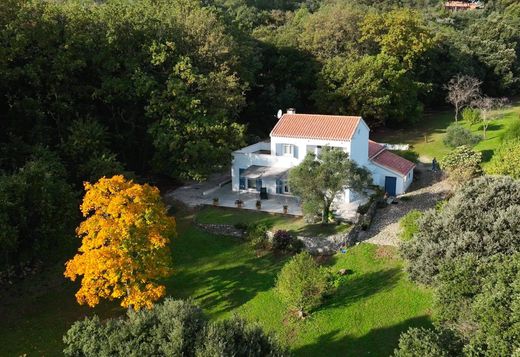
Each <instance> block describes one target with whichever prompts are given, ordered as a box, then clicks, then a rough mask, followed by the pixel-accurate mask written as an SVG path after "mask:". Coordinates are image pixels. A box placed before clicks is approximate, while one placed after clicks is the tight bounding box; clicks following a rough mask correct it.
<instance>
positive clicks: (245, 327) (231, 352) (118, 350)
mask: <svg viewBox="0 0 520 357" xmlns="http://www.w3.org/2000/svg"><path fill="white" fill-rule="evenodd" d="M63 341H64V343H65V345H66V347H65V349H64V351H63V352H64V354H65V355H66V356H187V357H191V356H193V357H194V356H283V355H286V354H287V352H286V351H285V349H283V348H282V347H280V345H279V344H278V343H277V342H276V341H275V340H274V339H273V338H272V337H271V336H269V335H266V334H265V333H264V332H263V331H262V330H261V329H260V328H259V327H258V326H256V325H250V324H247V323H246V322H244V321H243V320H239V319H232V320H224V321H218V322H208V319H207V317H206V316H205V315H204V314H203V313H202V311H201V310H200V309H199V308H198V307H197V306H195V305H193V304H192V303H191V302H189V301H181V300H172V299H166V300H165V301H164V303H163V304H159V305H156V306H155V307H154V308H153V309H150V310H147V309H144V310H140V311H138V312H134V311H129V312H128V313H127V316H126V318H115V319H108V320H107V321H106V322H101V321H100V319H99V318H98V317H97V316H94V317H92V318H86V319H84V320H82V321H77V322H75V323H74V324H73V325H72V327H71V328H70V329H69V331H67V333H66V334H65V336H64V337H63Z"/></svg>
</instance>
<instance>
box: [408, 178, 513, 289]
mask: <svg viewBox="0 0 520 357" xmlns="http://www.w3.org/2000/svg"><path fill="white" fill-rule="evenodd" d="M519 216H520V181H516V180H513V179H512V178H510V177H507V176H483V177H480V178H477V179H475V180H473V181H471V182H469V183H468V184H466V185H465V186H463V187H462V188H461V189H459V190H458V191H457V192H456V193H455V195H454V196H453V197H452V198H451V199H450V200H449V201H448V202H447V203H445V204H444V206H443V207H442V208H441V209H439V210H433V209H432V210H429V211H427V212H425V213H424V216H423V218H422V219H421V220H420V223H419V230H418V231H417V233H416V234H415V239H412V240H410V241H408V242H404V243H403V244H402V246H401V252H402V254H403V256H404V257H405V258H406V259H407V260H408V265H407V270H408V272H409V273H410V277H411V278H412V279H413V280H415V281H418V282H421V283H425V284H432V283H434V282H435V280H436V278H437V275H438V274H439V270H440V268H441V266H442V265H443V264H444V263H445V262H446V261H450V260H453V259H455V258H457V257H460V256H461V255H464V254H468V253H472V254H475V256H476V257H478V258H479V259H483V258H485V257H490V256H492V255H494V254H497V253H504V254H513V253H515V252H518V251H520V241H519V240H518V237H519V236H520V221H519V220H518V217H519Z"/></svg>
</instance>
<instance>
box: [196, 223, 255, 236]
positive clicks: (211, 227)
mask: <svg viewBox="0 0 520 357" xmlns="http://www.w3.org/2000/svg"><path fill="white" fill-rule="evenodd" d="M196 225H197V227H199V228H200V229H202V230H203V231H205V232H208V233H211V234H215V235H222V236H230V237H235V238H244V236H245V231H244V230H243V229H239V228H236V227H235V226H232V225H231V224H209V223H196Z"/></svg>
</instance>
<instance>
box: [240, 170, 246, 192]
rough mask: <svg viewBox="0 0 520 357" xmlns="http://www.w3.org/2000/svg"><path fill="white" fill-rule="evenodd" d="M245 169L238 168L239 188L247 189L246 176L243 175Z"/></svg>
mask: <svg viewBox="0 0 520 357" xmlns="http://www.w3.org/2000/svg"><path fill="white" fill-rule="evenodd" d="M244 170H245V169H238V189H239V190H245V189H246V178H245V177H243V176H242V173H243V172H244Z"/></svg>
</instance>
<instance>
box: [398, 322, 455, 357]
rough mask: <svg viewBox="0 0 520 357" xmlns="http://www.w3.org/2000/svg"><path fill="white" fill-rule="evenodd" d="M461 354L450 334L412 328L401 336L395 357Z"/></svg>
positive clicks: (435, 356) (441, 356) (432, 356)
mask: <svg viewBox="0 0 520 357" xmlns="http://www.w3.org/2000/svg"><path fill="white" fill-rule="evenodd" d="M460 352H461V351H460V350H459V348H458V344H457V343H456V341H455V340H454V338H453V336H452V335H451V334H450V333H449V332H442V333H441V332H438V331H436V330H432V329H426V328H416V327H412V328H410V329H409V330H408V331H406V332H403V333H402V334H401V337H400V338H399V346H398V347H397V349H396V350H395V351H394V357H417V356H421V357H448V356H456V355H460Z"/></svg>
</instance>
